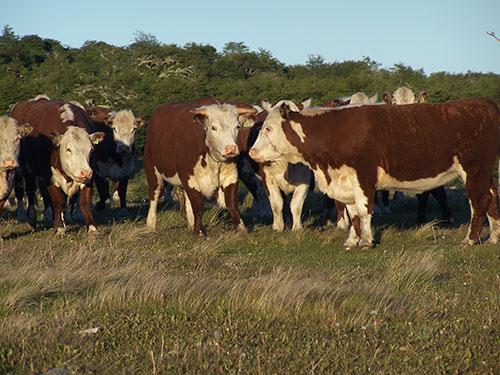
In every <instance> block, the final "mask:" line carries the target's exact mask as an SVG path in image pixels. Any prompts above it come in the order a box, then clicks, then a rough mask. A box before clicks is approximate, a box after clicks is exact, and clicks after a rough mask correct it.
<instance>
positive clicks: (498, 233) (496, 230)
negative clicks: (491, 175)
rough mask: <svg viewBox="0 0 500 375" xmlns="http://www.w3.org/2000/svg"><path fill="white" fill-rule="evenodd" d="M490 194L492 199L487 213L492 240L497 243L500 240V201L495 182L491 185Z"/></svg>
mask: <svg viewBox="0 0 500 375" xmlns="http://www.w3.org/2000/svg"><path fill="white" fill-rule="evenodd" d="M490 194H491V201H490V206H489V207H488V212H487V213H486V215H487V216H488V222H489V224H490V242H491V243H494V244H496V243H498V242H499V241H500V202H499V199H498V190H497V188H496V186H494V185H493V184H492V185H491V187H490Z"/></svg>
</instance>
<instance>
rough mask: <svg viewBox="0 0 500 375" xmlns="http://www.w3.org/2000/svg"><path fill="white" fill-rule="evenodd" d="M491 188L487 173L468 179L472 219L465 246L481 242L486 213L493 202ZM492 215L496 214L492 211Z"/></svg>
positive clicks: (467, 185)
mask: <svg viewBox="0 0 500 375" xmlns="http://www.w3.org/2000/svg"><path fill="white" fill-rule="evenodd" d="M490 186H491V180H490V179H489V176H488V175H487V174H486V173H483V175H481V176H479V177H477V178H474V177H473V176H468V177H467V182H466V184H465V187H466V189H467V195H468V196H469V203H470V211H471V219H470V225H469V230H468V232H467V236H466V237H465V239H464V244H467V245H473V244H476V243H479V242H480V235H481V231H482V229H483V225H484V219H485V216H486V212H487V211H488V208H489V207H490V203H491V201H492V195H491V192H490V189H489V187H490ZM492 213H494V212H493V211H492Z"/></svg>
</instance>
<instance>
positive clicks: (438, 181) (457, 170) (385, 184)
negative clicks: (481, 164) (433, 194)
mask: <svg viewBox="0 0 500 375" xmlns="http://www.w3.org/2000/svg"><path fill="white" fill-rule="evenodd" d="M458 177H462V178H463V179H464V180H465V179H466V175H465V172H464V170H463V168H462V166H461V165H460V163H459V161H458V159H457V158H456V157H455V158H454V161H453V164H452V165H451V166H450V168H448V169H447V170H445V171H443V172H441V173H439V174H437V175H435V176H429V177H425V178H418V179H414V180H399V179H398V178H396V177H394V176H391V175H390V174H389V173H387V172H386V171H385V170H384V169H383V168H381V167H379V168H378V169H377V189H398V190H403V191H410V192H416V193H420V192H423V191H428V190H431V189H434V188H436V187H438V186H443V185H445V184H447V183H448V182H451V181H453V180H454V179H456V178H458Z"/></svg>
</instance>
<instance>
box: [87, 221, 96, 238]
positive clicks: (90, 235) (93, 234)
mask: <svg viewBox="0 0 500 375" xmlns="http://www.w3.org/2000/svg"><path fill="white" fill-rule="evenodd" d="M87 236H88V238H89V239H91V240H94V239H96V238H97V237H98V236H99V232H98V231H97V228H96V227H95V225H89V229H88V230H87Z"/></svg>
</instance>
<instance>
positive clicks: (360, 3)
mask: <svg viewBox="0 0 500 375" xmlns="http://www.w3.org/2000/svg"><path fill="white" fill-rule="evenodd" d="M6 24H9V25H10V26H12V27H13V28H14V31H15V32H16V33H17V34H19V35H28V34H38V35H40V36H42V37H47V38H53V39H57V40H60V41H61V42H62V43H64V44H67V45H70V46H73V47H79V46H81V45H82V43H83V42H85V41H86V40H102V41H105V42H108V43H111V44H114V45H120V46H122V45H127V44H130V43H131V42H132V41H133V39H134V33H135V32H136V31H137V30H140V31H144V32H146V33H151V34H153V35H155V36H156V37H157V38H158V39H159V40H160V41H161V42H164V43H175V44H178V45H184V44H185V43H188V42H191V41H193V42H197V43H208V44H211V45H213V46H214V47H216V48H217V49H221V48H222V46H223V45H224V43H226V42H227V41H241V42H244V43H245V44H246V45H248V46H249V47H250V48H251V49H257V48H259V47H262V48H265V49H267V50H270V51H271V52H272V54H273V55H274V56H275V57H277V58H279V59H280V60H281V61H283V62H285V63H288V64H297V63H304V62H305V61H306V60H307V57H308V55H310V54H321V55H322V56H323V57H325V59H326V60H327V61H342V60H349V59H360V58H362V57H363V56H369V57H371V58H372V59H374V60H376V61H378V62H380V63H382V64H383V66H386V67H390V66H392V65H393V64H395V63H399V62H403V63H405V64H407V65H410V66H412V67H414V68H424V70H425V72H426V73H431V72H435V71H443V70H444V71H448V72H465V71H468V70H472V71H483V72H495V73H500V42H497V41H495V40H494V39H493V38H491V37H490V36H488V35H486V33H485V32H486V31H489V30H493V31H496V33H497V35H500V0H455V1H453V0H433V1H431V0H413V1H412V2H408V1H404V0H399V1H394V0H388V1H384V0H373V1H369V0H351V1H350V0H342V1H336V0H332V1H327V0H322V1H315V0H310V1H305V0H302V1H293V0H288V1H281V0H277V1H273V0H246V1H238V0H220V1H219V0H206V1H188V0H175V1H166V0H165V1H160V0H142V1H127V0H122V1H116V0H111V1H106V0H101V1H96V0H86V1H77V0H73V1H69V0H66V1H60V0H23V1H20V0H0V25H1V26H3V25H6Z"/></svg>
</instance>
